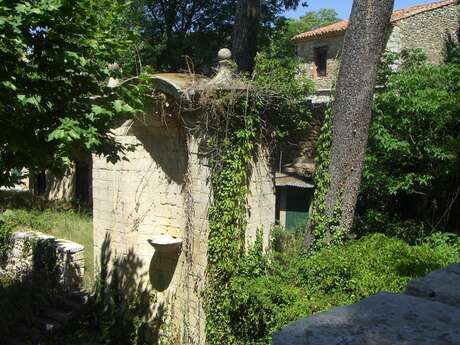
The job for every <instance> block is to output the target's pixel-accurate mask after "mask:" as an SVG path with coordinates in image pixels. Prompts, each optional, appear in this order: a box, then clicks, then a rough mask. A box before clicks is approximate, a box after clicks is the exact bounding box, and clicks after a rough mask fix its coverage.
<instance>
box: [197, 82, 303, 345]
mask: <svg viewBox="0 0 460 345" xmlns="http://www.w3.org/2000/svg"><path fill="white" fill-rule="evenodd" d="M292 84H294V86H293V88H296V87H297V89H298V90H300V89H302V90H305V89H306V87H305V85H304V84H302V82H301V81H296V80H294V79H292ZM288 91H292V89H290V90H287V89H283V90H279V89H278V90H273V89H270V88H269V87H267V85H266V84H265V83H264V82H263V81H260V80H259V82H258V83H256V84H252V83H248V84H247V89H244V90H241V89H240V90H228V91H226V92H221V91H219V92H217V93H212V92H211V93H210V94H208V95H206V96H207V97H205V98H206V100H205V107H204V108H205V111H204V113H205V116H206V119H207V121H206V123H207V125H208V129H209V127H210V128H211V129H210V130H209V131H208V133H207V136H206V137H207V142H206V146H207V149H208V155H207V156H208V159H209V163H210V166H211V178H210V180H211V186H212V192H213V200H212V204H211V207H210V209H209V212H208V221H209V233H208V271H207V288H206V291H205V312H206V341H207V343H208V344H235V345H236V344H238V345H239V344H241V342H240V339H237V337H235V333H236V332H235V327H236V326H235V325H237V322H236V321H235V320H234V316H232V308H231V303H232V300H233V296H232V291H235V290H234V289H232V284H233V283H234V281H235V280H236V279H237V278H238V277H239V276H240V275H242V274H243V273H242V272H245V271H246V269H245V267H246V266H245V265H246V264H245V262H246V261H247V260H246V259H245V258H246V252H247V249H248V248H244V243H245V231H246V227H247V196H248V193H249V188H248V185H249V180H250V177H251V173H252V171H251V167H252V162H253V161H254V158H255V157H256V155H257V154H258V153H259V152H260V151H259V150H258V147H259V145H265V147H268V148H273V147H275V145H274V143H275V142H277V141H279V140H284V139H288V138H289V137H290V134H294V133H295V134H298V132H299V131H303V130H305V129H306V128H307V127H308V123H309V120H310V116H311V114H310V111H309V109H308V106H307V104H306V99H305V93H301V92H300V91H298V92H297V93H292V92H288ZM293 94H294V96H293ZM280 117H282V119H280ZM260 250H261V251H262V248H260ZM233 293H234V292H233Z"/></svg>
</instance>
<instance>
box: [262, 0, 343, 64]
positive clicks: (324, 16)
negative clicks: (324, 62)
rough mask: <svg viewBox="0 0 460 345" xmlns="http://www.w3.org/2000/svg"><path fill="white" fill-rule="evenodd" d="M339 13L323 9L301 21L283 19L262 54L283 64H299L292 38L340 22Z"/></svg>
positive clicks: (310, 13) (301, 18) (309, 13)
mask: <svg viewBox="0 0 460 345" xmlns="http://www.w3.org/2000/svg"><path fill="white" fill-rule="evenodd" d="M339 20H340V19H339V18H338V17H337V12H336V11H335V10H334V9H330V8H322V9H320V10H319V11H318V12H315V11H309V12H307V13H305V15H304V16H302V17H300V18H299V19H287V20H286V19H284V18H283V19H281V20H279V21H278V22H277V26H276V30H275V32H274V33H273V35H272V37H271V40H270V44H269V45H267V46H265V47H264V48H263V49H262V50H261V53H263V54H268V55H269V56H270V57H271V58H274V59H277V60H279V61H281V62H286V63H289V62H292V61H295V62H297V60H298V58H297V56H296V52H295V46H294V44H293V43H292V38H293V37H294V36H295V35H297V34H299V33H301V32H306V31H310V30H313V29H317V28H319V27H322V26H325V25H329V24H332V23H335V22H338V21H339Z"/></svg>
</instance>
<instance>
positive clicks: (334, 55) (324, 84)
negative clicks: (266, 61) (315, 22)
mask: <svg viewBox="0 0 460 345" xmlns="http://www.w3.org/2000/svg"><path fill="white" fill-rule="evenodd" d="M343 38H344V36H343V35H338V36H335V37H328V38H322V39H317V40H309V41H306V42H301V43H299V44H298V45H297V55H298V56H300V57H301V58H302V60H303V64H302V72H303V73H306V75H307V77H308V78H311V79H313V80H314V81H315V85H316V87H317V88H318V89H330V88H331V87H332V84H333V82H334V81H335V79H336V76H337V73H338V67H339V60H338V56H339V54H340V51H341V50H342V45H343ZM323 46H327V47H328V52H327V58H328V59H327V75H326V76H325V77H316V73H315V64H314V51H315V48H317V47H323Z"/></svg>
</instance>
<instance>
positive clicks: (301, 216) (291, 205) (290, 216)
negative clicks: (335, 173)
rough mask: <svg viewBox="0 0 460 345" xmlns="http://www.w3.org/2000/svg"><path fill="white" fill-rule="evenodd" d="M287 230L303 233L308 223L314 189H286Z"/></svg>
mask: <svg viewBox="0 0 460 345" xmlns="http://www.w3.org/2000/svg"><path fill="white" fill-rule="evenodd" d="M286 188H287V191H286V192H287V194H286V199H287V200H286V201H287V203H286V230H288V231H297V230H301V231H303V229H304V227H305V225H306V224H307V221H308V211H309V209H310V203H311V199H312V195H313V190H312V189H307V188H298V187H286Z"/></svg>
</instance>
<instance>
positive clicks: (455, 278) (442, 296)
mask: <svg viewBox="0 0 460 345" xmlns="http://www.w3.org/2000/svg"><path fill="white" fill-rule="evenodd" d="M405 293H406V294H408V295H412V296H417V297H422V298H425V299H428V300H430V301H437V302H441V303H445V304H449V305H452V306H455V307H459V308H460V264H454V265H450V266H448V267H447V268H445V269H439V270H436V271H434V272H431V273H430V274H428V275H427V276H425V277H422V278H417V279H414V280H412V281H411V282H410V283H409V285H408V286H407V289H406V292H405ZM459 317H460V315H459ZM459 343H460V340H459Z"/></svg>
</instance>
